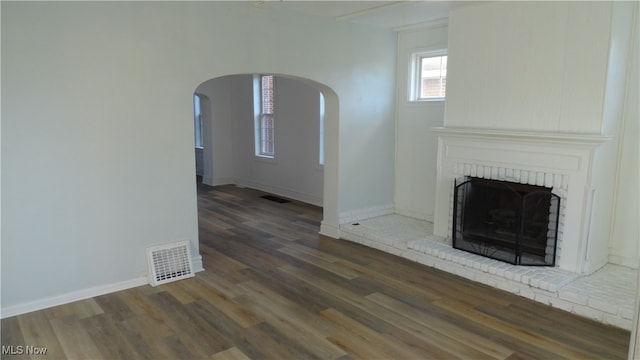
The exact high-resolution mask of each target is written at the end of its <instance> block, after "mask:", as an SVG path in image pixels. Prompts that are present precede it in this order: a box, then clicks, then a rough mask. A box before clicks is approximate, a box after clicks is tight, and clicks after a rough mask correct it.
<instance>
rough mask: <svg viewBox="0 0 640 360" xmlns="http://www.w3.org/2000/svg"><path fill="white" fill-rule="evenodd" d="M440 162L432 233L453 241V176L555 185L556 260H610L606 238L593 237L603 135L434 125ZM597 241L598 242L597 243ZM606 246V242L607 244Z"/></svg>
mask: <svg viewBox="0 0 640 360" xmlns="http://www.w3.org/2000/svg"><path fill="white" fill-rule="evenodd" d="M434 131H435V132H436V133H437V134H438V167H437V185H436V187H437V189H436V206H435V214H434V234H435V235H438V236H441V237H443V238H446V239H448V241H449V242H450V239H451V234H452V229H453V228H452V224H453V194H454V182H455V179H456V178H460V177H465V176H469V177H477V178H482V179H491V180H501V181H510V182H514V183H519V184H530V185H537V186H545V187H549V188H552V192H553V193H554V194H556V195H558V196H559V197H560V199H561V204H562V207H561V209H560V220H559V224H558V245H557V255H556V259H555V260H556V261H555V263H556V266H557V267H559V268H561V269H563V270H567V271H570V272H574V273H580V274H584V273H590V272H593V271H595V270H597V269H598V268H600V267H601V266H602V265H604V264H606V262H607V257H608V254H598V253H597V252H596V251H595V250H596V249H601V248H602V247H603V246H602V245H603V244H596V242H598V241H605V242H606V241H607V239H597V238H593V237H590V236H589V235H590V230H591V228H592V225H593V224H592V218H591V214H592V206H593V200H594V197H595V196H597V190H598V189H597V188H596V186H595V183H594V181H593V171H594V162H595V155H596V151H597V149H598V147H599V146H600V145H602V144H603V143H605V142H606V141H607V140H608V138H607V137H604V136H600V135H585V134H563V133H543V132H524V131H508V130H492V129H472V128H451V127H447V128H436V129H434ZM598 245H599V246H598ZM604 247H605V248H606V244H604Z"/></svg>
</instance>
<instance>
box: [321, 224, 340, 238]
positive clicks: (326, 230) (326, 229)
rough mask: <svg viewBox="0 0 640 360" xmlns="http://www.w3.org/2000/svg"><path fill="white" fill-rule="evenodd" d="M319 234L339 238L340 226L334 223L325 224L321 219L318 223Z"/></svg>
mask: <svg viewBox="0 0 640 360" xmlns="http://www.w3.org/2000/svg"><path fill="white" fill-rule="evenodd" d="M320 235H324V236H328V237H330V238H334V239H340V227H338V226H337V225H334V224H327V223H326V222H324V221H322V222H321V223H320Z"/></svg>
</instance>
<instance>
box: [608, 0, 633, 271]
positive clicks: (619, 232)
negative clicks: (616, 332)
mask: <svg viewBox="0 0 640 360" xmlns="http://www.w3.org/2000/svg"><path fill="white" fill-rule="evenodd" d="M639 12H640V6H638V4H636V8H635V12H633V14H635V19H634V21H635V25H634V26H635V27H634V32H633V34H632V36H634V37H635V38H632V40H631V44H632V48H631V49H630V61H629V63H628V65H629V73H628V75H627V79H628V83H627V88H626V94H624V95H623V98H624V99H625V102H624V109H623V111H624V115H623V119H624V120H623V124H622V131H621V136H620V148H619V161H618V176H617V178H616V185H617V189H616V194H615V195H616V196H615V201H616V202H615V209H614V212H613V230H612V236H611V240H610V244H609V246H610V248H611V249H610V259H609V260H610V262H612V263H615V264H620V265H626V266H632V267H638V265H639V264H638V259H640V241H638V240H639V239H640V223H639V222H638V216H639V214H640V208H639V206H638V204H639V203H640V189H639V187H640V185H639V184H640V174H639V169H640V156H639V154H640V104H639V102H638V99H640V91H639V87H640V86H639V83H640V70H639V69H638V67H639V66H640V56H639V55H638V52H639V51H638V48H639V46H638V42H640V36H639V35H638V32H639V29H638V21H639V19H638V17H639Z"/></svg>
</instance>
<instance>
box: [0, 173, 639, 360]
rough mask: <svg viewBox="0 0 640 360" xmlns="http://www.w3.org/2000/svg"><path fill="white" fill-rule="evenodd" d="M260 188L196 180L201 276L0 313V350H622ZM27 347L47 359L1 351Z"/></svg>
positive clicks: (194, 353)
mask: <svg viewBox="0 0 640 360" xmlns="http://www.w3.org/2000/svg"><path fill="white" fill-rule="evenodd" d="M262 195H264V193H261V192H258V191H255V190H250V189H241V188H237V187H233V186H222V187H215V188H211V187H207V186H200V187H199V214H200V251H201V253H202V256H203V263H204V267H205V269H206V271H204V272H200V273H198V274H197V275H196V276H195V277H194V278H191V279H187V280H182V281H178V282H174V283H170V284H166V285H162V286H158V287H155V288H154V287H150V286H141V287H137V288H133V289H129V290H125V291H120V292H116V293H112V294H108V295H104V296H98V297H95V298H91V299H87V300H83V301H78V302H75V303H71V304H67V305H62V306H58V307H54V308H49V309H46V310H42V311H36V312H33V313H29V314H24V315H19V316H15V317H11V318H7V319H4V320H2V345H3V353H4V354H3V355H2V358H7V359H9V358H34V359H43V358H47V359H61V358H75V359H163V358H164V359H192V358H212V359H246V358H251V359H356V358H359V359H513V360H515V359H624V358H626V356H627V347H628V343H629V332H627V331H623V330H620V329H617V328H613V327H609V326H605V325H602V324H599V323H596V322H593V321H590V320H587V319H584V318H580V317H577V316H574V315H572V314H569V313H566V312H563V311H560V310H556V309H552V308H550V307H548V306H545V305H542V304H539V303H535V302H532V301H530V300H527V299H524V298H520V297H517V296H515V295H512V294H509V293H506V292H503V291H500V290H497V289H494V288H490V287H487V286H484V285H481V284H477V283H474V282H470V281H468V280H465V279H462V278H459V277H456V276H454V275H450V274H447V273H444V272H441V271H438V270H436V269H433V268H429V267H426V266H422V265H420V264H417V263H413V262H410V261H408V260H405V259H402V258H398V257H395V256H393V255H389V254H386V253H383V252H380V251H377V250H374V249H370V248H367V247H364V246H361V245H358V244H355V243H351V242H347V241H343V240H333V239H330V238H327V237H323V236H320V235H318V229H319V221H320V219H321V216H322V214H321V209H320V208H317V207H314V206H310V205H306V204H302V203H299V202H296V201H291V202H288V203H277V202H273V201H269V200H266V199H262V198H261V196H262ZM10 345H13V346H14V347H13V348H9V347H8V346H10ZM26 345H29V346H35V347H37V348H46V351H47V353H46V356H38V355H33V356H30V357H29V356H25V355H22V356H19V355H7V354H6V353H7V352H10V351H9V350H13V351H15V352H17V351H19V350H20V348H19V346H26ZM25 350H27V349H26V348H22V351H25Z"/></svg>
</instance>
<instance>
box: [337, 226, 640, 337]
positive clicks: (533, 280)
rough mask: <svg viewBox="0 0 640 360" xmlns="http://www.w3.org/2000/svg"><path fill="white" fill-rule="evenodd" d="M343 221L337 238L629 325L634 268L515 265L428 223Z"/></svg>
mask: <svg viewBox="0 0 640 360" xmlns="http://www.w3.org/2000/svg"><path fill="white" fill-rule="evenodd" d="M357 224H358V225H355V224H342V225H341V226H340V233H341V237H342V238H344V239H346V240H350V241H354V242H357V243H361V244H363V245H366V246H369V247H372V248H375V249H379V250H382V251H385V252H388V253H391V254H394V255H397V256H401V257H404V258H407V259H410V260H413V261H416V262H418V263H421V264H424V265H427V266H431V267H434V268H437V269H439V270H442V271H446V272H448V273H452V274H456V275H458V276H461V277H463V278H466V279H470V280H473V281H477V282H480V283H483V284H486V285H489V286H492V287H495V288H498V289H501V290H504V291H507V292H510V293H514V294H517V295H520V296H523V297H526V298H528V299H531V300H534V301H537V302H541V303H544V304H547V305H550V306H552V307H555V308H558V309H561V310H565V311H568V312H571V313H574V314H577V315H580V316H583V317H587V318H590V319H594V320H596V321H599V322H602V323H605V324H610V325H613V326H616V327H620V328H623V329H627V330H630V329H631V326H632V318H633V314H634V313H633V309H634V302H635V294H636V291H637V289H636V288H637V284H638V282H637V276H638V271H637V270H634V269H631V268H626V267H623V266H619V265H612V264H609V265H606V266H605V267H603V268H602V269H600V270H598V271H596V272H594V273H592V274H590V275H580V274H578V273H575V272H570V271H567V270H562V269H559V268H553V267H534V266H515V265H511V264H507V263H504V262H501V261H497V260H493V259H489V258H485V257H482V256H479V255H475V254H471V253H468V252H465V251H462V250H457V249H454V248H452V247H451V245H450V244H449V243H448V242H447V240H446V239H445V238H442V237H439V236H436V235H433V231H432V229H433V225H432V224H431V223H429V222H426V221H423V220H417V219H413V218H408V217H404V216H401V215H397V214H393V215H385V216H380V217H376V218H372V219H368V220H361V221H359V222H357Z"/></svg>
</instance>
